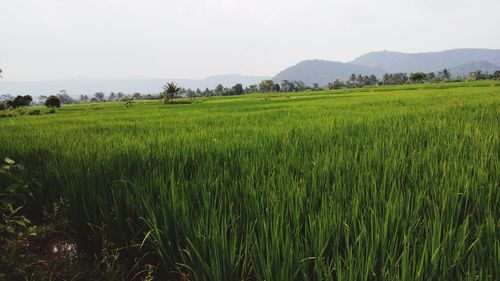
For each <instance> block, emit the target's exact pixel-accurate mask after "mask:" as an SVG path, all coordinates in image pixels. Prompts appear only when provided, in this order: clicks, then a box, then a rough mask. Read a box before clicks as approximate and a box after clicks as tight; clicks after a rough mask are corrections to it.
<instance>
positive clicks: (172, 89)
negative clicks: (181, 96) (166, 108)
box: [162, 82, 181, 104]
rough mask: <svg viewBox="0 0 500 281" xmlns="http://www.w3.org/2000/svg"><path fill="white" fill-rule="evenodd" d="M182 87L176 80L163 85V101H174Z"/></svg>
mask: <svg viewBox="0 0 500 281" xmlns="http://www.w3.org/2000/svg"><path fill="white" fill-rule="evenodd" d="M180 89H181V88H179V86H177V84H175V83H174V82H169V83H167V84H165V85H163V93H162V94H163V103H164V104H167V103H172V102H173V101H174V97H175V94H176V93H177V92H179V90H180Z"/></svg>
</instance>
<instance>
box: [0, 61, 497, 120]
mask: <svg viewBox="0 0 500 281" xmlns="http://www.w3.org/2000/svg"><path fill="white" fill-rule="evenodd" d="M487 79H500V70H497V71H495V72H494V73H492V74H489V73H486V72H482V71H473V72H470V73H469V75H467V76H466V77H459V76H458V77H454V78H453V77H452V74H451V72H450V71H449V70H448V69H443V70H442V71H439V72H437V73H435V72H427V73H424V72H414V73H410V74H407V73H391V74H389V73H385V74H384V75H383V76H382V77H381V78H380V79H379V78H377V77H376V76H375V75H361V74H354V73H353V74H351V75H350V76H349V79H347V80H345V81H341V80H339V79H336V80H334V81H333V82H330V83H328V84H327V85H325V86H324V87H321V86H320V85H318V83H314V84H313V85H312V86H309V85H306V84H305V83H304V82H302V81H292V80H283V81H281V83H276V82H274V81H273V80H263V81H261V82H260V83H259V84H254V85H249V86H246V87H243V85H242V84H241V83H237V84H235V85H233V86H232V87H224V86H223V85H222V84H219V85H217V86H216V87H215V88H214V89H209V88H205V89H204V90H201V89H199V88H198V89H196V90H193V89H189V88H188V89H185V88H181V87H179V86H178V85H176V84H174V83H168V84H166V85H164V86H163V91H162V92H159V93H158V94H141V93H139V92H136V93H133V94H132V95H126V94H124V93H123V92H116V93H115V92H111V93H110V94H109V95H107V96H106V94H105V93H104V92H96V93H94V94H93V95H91V96H88V95H80V97H79V98H74V97H72V96H71V95H69V94H68V93H67V91H66V90H64V89H63V90H60V91H59V92H58V93H57V94H55V95H51V96H45V95H42V96H40V97H39V98H38V102H34V101H33V97H32V96H30V95H24V96H22V95H18V96H16V97H14V96H11V95H8V94H6V95H0V110H2V109H6V108H18V107H22V106H28V105H31V104H38V105H46V106H47V107H49V108H50V109H51V111H54V110H55V108H57V107H59V106H60V105H61V104H78V103H97V102H112V101H124V102H127V106H128V107H130V106H132V101H133V100H159V99H163V100H164V103H171V102H172V101H173V99H174V98H179V97H187V98H195V97H211V96H234V95H242V94H252V93H273V92H274V93H279V92H303V91H320V90H325V89H328V90H335V89H342V88H360V87H366V86H377V85H403V84H413V83H433V82H450V81H457V82H458V81H477V80H487ZM47 101H48V104H47Z"/></svg>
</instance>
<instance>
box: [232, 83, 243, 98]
mask: <svg viewBox="0 0 500 281" xmlns="http://www.w3.org/2000/svg"><path fill="white" fill-rule="evenodd" d="M233 92H234V94H235V95H241V94H243V85H241V84H240V83H238V84H236V85H234V86H233Z"/></svg>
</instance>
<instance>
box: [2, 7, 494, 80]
mask: <svg viewBox="0 0 500 281" xmlns="http://www.w3.org/2000/svg"><path fill="white" fill-rule="evenodd" d="M465 47H479V48H493V49H499V48H500V1H499V0H474V1H466V0H376V1H375V0H330V1H328V0H316V1H314V0H309V1H306V0H277V1H274V0H196V1H194V0H182V1H181V0H163V1H160V0H120V1H119V0H0V68H1V69H3V71H4V73H3V77H4V80H44V79H57V78H64V77H72V76H77V75H86V76H92V77H103V78H108V77H130V76H145V77H149V78H203V77H205V76H209V75H213V74H227V73H241V74H251V75H269V76H272V75H274V74H276V73H277V72H278V71H280V70H282V69H283V68H285V67H288V66H291V65H293V64H295V63H297V62H299V61H301V60H304V59H312V58H319V59H328V60H338V61H350V60H352V59H354V58H355V57H356V56H359V55H361V54H363V53H366V52H369V51H380V50H383V49H388V50H396V51H405V52H421V51H438V50H444V49H452V48H465ZM0 83H1V81H0Z"/></svg>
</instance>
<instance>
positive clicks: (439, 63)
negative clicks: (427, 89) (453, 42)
mask: <svg viewBox="0 0 500 281" xmlns="http://www.w3.org/2000/svg"><path fill="white" fill-rule="evenodd" d="M479 62H489V63H490V64H492V65H495V66H499V65H500V50H492V49H454V50H447V51H442V52H429V53H414V54H410V53H400V52H388V51H382V52H372V53H368V54H365V55H362V56H360V57H358V58H356V59H355V60H353V61H352V62H351V63H353V64H358V65H364V66H370V67H375V68H380V69H383V70H385V71H387V72H390V73H395V72H408V73H409V72H418V71H423V72H431V71H439V70H442V69H443V68H452V67H455V66H459V65H466V64H470V66H474V63H476V64H477V65H481V64H480V63H479ZM474 70H481V69H471V70H470V71H474ZM452 74H454V73H452Z"/></svg>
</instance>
